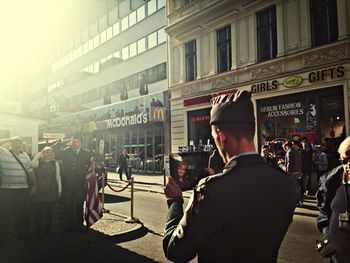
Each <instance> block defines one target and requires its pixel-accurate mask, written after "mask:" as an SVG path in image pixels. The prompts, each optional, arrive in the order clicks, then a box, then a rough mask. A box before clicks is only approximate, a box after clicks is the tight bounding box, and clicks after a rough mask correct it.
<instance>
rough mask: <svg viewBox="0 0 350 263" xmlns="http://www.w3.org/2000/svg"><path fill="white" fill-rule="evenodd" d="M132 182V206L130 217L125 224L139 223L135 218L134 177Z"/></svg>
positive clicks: (131, 179)
mask: <svg viewBox="0 0 350 263" xmlns="http://www.w3.org/2000/svg"><path fill="white" fill-rule="evenodd" d="M130 181H131V205H130V217H129V218H127V219H125V220H124V222H125V223H137V222H139V220H138V219H137V218H134V177H133V176H132V177H131V178H130Z"/></svg>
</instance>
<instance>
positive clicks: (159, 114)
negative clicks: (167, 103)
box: [153, 108, 165, 120]
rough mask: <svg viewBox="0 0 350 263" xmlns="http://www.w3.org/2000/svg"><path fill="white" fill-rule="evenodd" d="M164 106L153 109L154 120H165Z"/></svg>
mask: <svg viewBox="0 0 350 263" xmlns="http://www.w3.org/2000/svg"><path fill="white" fill-rule="evenodd" d="M164 115H165V113H164V108H155V109H154V111H153V119H154V120H164V119H165V116H164Z"/></svg>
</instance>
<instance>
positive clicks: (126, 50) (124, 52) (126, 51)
mask: <svg viewBox="0 0 350 263" xmlns="http://www.w3.org/2000/svg"><path fill="white" fill-rule="evenodd" d="M128 58H129V47H128V46H127V47H125V48H123V49H122V59H123V60H127V59H128Z"/></svg>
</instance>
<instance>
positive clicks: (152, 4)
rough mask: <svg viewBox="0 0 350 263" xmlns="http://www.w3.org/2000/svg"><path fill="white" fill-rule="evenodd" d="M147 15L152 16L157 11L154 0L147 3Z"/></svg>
mask: <svg viewBox="0 0 350 263" xmlns="http://www.w3.org/2000/svg"><path fill="white" fill-rule="evenodd" d="M147 10H148V15H151V14H153V13H154V12H156V11H157V2H156V0H151V1H149V2H148V3H147Z"/></svg>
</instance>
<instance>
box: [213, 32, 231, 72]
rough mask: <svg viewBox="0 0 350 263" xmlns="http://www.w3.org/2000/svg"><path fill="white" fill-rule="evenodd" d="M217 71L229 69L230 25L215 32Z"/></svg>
mask: <svg viewBox="0 0 350 263" xmlns="http://www.w3.org/2000/svg"><path fill="white" fill-rule="evenodd" d="M216 39H217V63H218V73H222V72H226V71H229V70H231V26H227V27H224V28H222V29H220V30H218V31H217V32H216Z"/></svg>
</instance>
